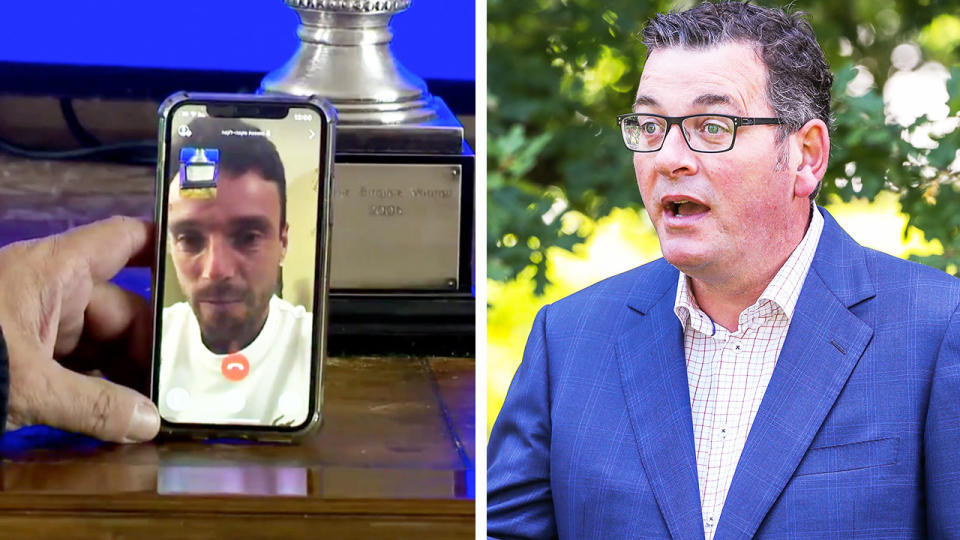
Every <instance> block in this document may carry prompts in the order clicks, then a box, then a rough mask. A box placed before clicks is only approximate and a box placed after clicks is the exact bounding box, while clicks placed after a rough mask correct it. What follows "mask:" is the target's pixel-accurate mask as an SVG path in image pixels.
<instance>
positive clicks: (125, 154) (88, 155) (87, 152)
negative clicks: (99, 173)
mask: <svg viewBox="0 0 960 540" xmlns="http://www.w3.org/2000/svg"><path fill="white" fill-rule="evenodd" d="M0 150H3V151H4V152H7V153H9V154H13V155H15V156H18V157H24V158H29V159H105V160H107V159H109V160H113V161H120V162H123V163H134V164H144V165H153V164H156V162H157V144H156V143H155V142H153V141H129V142H122V143H115V144H104V145H100V146H96V147H93V148H76V149H72V150H36V149H32V148H23V147H21V146H17V145H15V144H13V143H11V142H9V141H6V140H3V139H0Z"/></svg>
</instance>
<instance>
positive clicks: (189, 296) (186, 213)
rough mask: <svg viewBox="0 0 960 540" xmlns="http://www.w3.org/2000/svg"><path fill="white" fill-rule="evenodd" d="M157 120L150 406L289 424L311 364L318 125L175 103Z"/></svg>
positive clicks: (198, 416) (183, 419)
mask: <svg viewBox="0 0 960 540" xmlns="http://www.w3.org/2000/svg"><path fill="white" fill-rule="evenodd" d="M169 123H170V125H171V127H170V134H169V139H168V141H169V144H168V147H169V154H168V157H167V167H166V170H167V174H166V176H167V178H166V186H164V189H165V192H164V193H163V194H162V195H163V199H162V201H163V202H162V203H161V210H163V209H164V207H165V217H164V218H163V223H164V224H165V238H162V239H160V240H161V241H163V242H165V243H164V247H163V252H164V260H162V261H161V267H162V268H161V271H162V273H163V274H162V289H161V291H160V303H161V310H162V312H161V314H160V315H159V317H158V323H159V330H158V331H159V337H160V346H159V353H160V365H159V375H158V377H159V379H158V381H157V384H158V386H157V391H158V404H159V409H160V415H161V416H162V418H163V419H164V420H165V421H167V422H173V423H183V424H223V425H249V426H279V427H288V428H291V429H293V428H296V427H299V426H302V425H303V424H304V423H305V422H307V421H308V419H309V415H310V404H311V388H312V386H311V384H310V381H311V379H312V378H314V377H317V376H318V375H317V373H316V371H317V369H316V368H315V367H313V366H312V364H313V363H314V361H313V360H314V354H315V353H314V351H315V348H316V347H315V346H314V341H315V336H316V331H315V328H314V315H315V314H314V312H315V311H316V310H317V309H318V307H317V306H316V303H315V299H316V298H317V296H319V294H318V293H321V292H322V291H317V290H315V289H316V283H315V280H316V276H317V267H316V264H317V263H316V259H317V257H316V255H317V253H316V250H317V223H318V207H319V204H318V197H319V185H318V182H319V180H318V178H319V177H320V174H319V173H320V158H321V148H323V145H324V144H325V141H322V140H321V139H322V138H323V136H324V134H323V122H322V118H321V117H320V116H319V113H317V112H316V111H315V110H313V109H311V108H309V107H291V108H290V109H289V111H288V112H287V114H286V117H285V118H231V117H215V116H212V115H209V114H208V111H207V106H206V105H202V104H184V105H182V106H180V107H178V108H176V109H175V110H174V111H173V113H172V115H171V117H170V119H169Z"/></svg>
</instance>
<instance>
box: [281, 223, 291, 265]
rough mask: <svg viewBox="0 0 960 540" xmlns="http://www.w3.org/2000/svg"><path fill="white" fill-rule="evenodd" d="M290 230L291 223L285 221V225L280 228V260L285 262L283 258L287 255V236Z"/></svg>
mask: <svg viewBox="0 0 960 540" xmlns="http://www.w3.org/2000/svg"><path fill="white" fill-rule="evenodd" d="M289 232H290V223H289V222H287V223H284V224H283V227H282V228H281V229H280V262H281V263H283V259H284V258H286V256H287V238H288V236H289Z"/></svg>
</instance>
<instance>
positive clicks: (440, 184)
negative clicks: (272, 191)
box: [329, 100, 475, 356]
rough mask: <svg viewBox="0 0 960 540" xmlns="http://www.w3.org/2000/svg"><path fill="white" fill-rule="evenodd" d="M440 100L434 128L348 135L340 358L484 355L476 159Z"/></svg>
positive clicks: (341, 190) (340, 221) (341, 170)
mask: <svg viewBox="0 0 960 540" xmlns="http://www.w3.org/2000/svg"><path fill="white" fill-rule="evenodd" d="M436 101H437V103H438V105H439V107H440V108H439V109H438V115H437V118H436V119H435V120H433V121H431V122H428V123H425V124H415V125H381V126H342V127H338V133H337V155H336V160H335V165H334V183H333V190H332V192H333V193H332V195H333V200H332V201H331V203H332V210H331V211H332V221H333V224H332V229H331V262H330V298H331V309H330V326H329V328H330V331H329V336H330V338H329V339H330V351H331V354H421V355H422V354H436V355H456V356H472V355H473V354H474V351H475V346H474V332H475V325H474V313H475V307H474V293H473V290H474V289H473V287H474V269H473V253H474V249H473V231H474V222H473V208H474V164H475V156H474V154H473V152H472V150H471V149H470V148H469V147H467V146H466V144H464V143H463V138H462V137H463V127H462V126H460V124H459V123H458V122H457V121H456V118H455V117H454V116H453V114H452V113H450V111H449V109H447V108H446V106H445V105H443V102H442V101H440V100H436Z"/></svg>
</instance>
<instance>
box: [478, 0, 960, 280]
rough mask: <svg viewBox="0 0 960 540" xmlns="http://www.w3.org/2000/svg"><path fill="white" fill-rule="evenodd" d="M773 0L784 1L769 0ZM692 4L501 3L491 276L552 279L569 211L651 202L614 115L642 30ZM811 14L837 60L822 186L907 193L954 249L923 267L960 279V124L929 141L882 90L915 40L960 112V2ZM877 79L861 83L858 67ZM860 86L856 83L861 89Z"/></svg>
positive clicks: (495, 18) (809, 6)
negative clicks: (894, 115) (658, 16)
mask: <svg viewBox="0 0 960 540" xmlns="http://www.w3.org/2000/svg"><path fill="white" fill-rule="evenodd" d="M756 3H758V4H762V5H771V4H774V2H769V1H759V2H756ZM691 5H693V3H692V2H690V1H686V2H669V1H665V0H655V1H651V2H636V1H634V0H616V1H614V0H607V1H603V2H601V1H599V0H534V1H532V2H515V1H512V0H489V1H488V3H487V6H488V7H487V13H488V31H487V37H488V54H487V59H488V85H489V88H488V104H489V105H488V106H489V111H488V112H489V114H488V170H489V176H488V189H489V202H488V205H487V208H488V219H487V231H488V232H487V234H488V237H487V238H488V239H487V243H488V246H487V247H488V273H489V276H490V277H491V278H492V279H495V280H498V281H503V280H506V279H508V278H511V277H514V276H515V275H517V273H518V272H519V271H520V270H522V269H523V268H525V267H528V266H529V265H533V266H535V267H536V270H537V271H536V277H535V281H536V285H537V292H538V293H539V292H541V291H542V290H543V286H544V285H545V283H546V277H545V271H544V264H545V260H546V258H545V257H544V253H545V251H546V249H547V248H549V247H551V246H560V247H564V248H567V249H570V248H571V247H572V246H573V245H574V244H576V243H578V242H581V241H582V240H583V238H582V237H580V236H579V235H578V232H577V231H575V230H566V229H565V228H564V227H563V226H562V223H563V220H562V219H561V217H562V215H563V213H564V212H578V213H581V214H584V215H586V216H587V217H589V218H591V219H597V218H599V217H601V216H604V215H606V214H608V213H609V212H610V210H611V209H612V208H613V207H614V206H630V207H635V208H637V207H639V206H640V197H639V194H638V192H637V188H636V183H635V181H634V176H633V168H632V164H631V153H630V152H629V151H627V150H626V149H625V148H623V144H622V142H621V140H620V134H619V132H618V130H617V125H616V115H617V114H620V113H624V112H629V110H630V107H631V103H632V101H633V92H634V91H635V88H636V84H637V82H638V81H639V79H640V73H641V71H642V69H643V61H644V56H645V49H644V47H643V45H642V44H641V43H640V40H639V38H638V37H637V34H638V32H639V31H640V29H641V28H642V26H643V24H644V22H645V21H646V20H648V19H649V18H650V17H651V16H652V15H653V14H655V13H657V12H661V11H667V10H670V9H685V8H687V7H690V6H691ZM793 8H794V9H799V10H802V11H805V12H807V13H808V18H809V20H810V22H811V24H812V25H813V28H814V29H815V31H816V33H817V37H818V40H819V41H820V43H821V46H822V47H823V49H824V52H825V54H826V56H827V60H828V62H829V63H830V65H831V66H833V69H834V73H835V84H834V88H833V96H834V104H833V111H834V114H835V117H836V124H835V128H834V131H833V132H832V133H831V142H832V149H831V165H830V167H829V169H828V171H827V175H826V177H825V178H824V182H823V187H822V191H821V193H822V194H823V195H822V196H826V195H827V194H829V193H836V194H838V195H840V197H842V198H843V199H844V200H850V199H851V198H853V197H867V198H870V199H873V198H874V197H875V196H876V195H877V194H878V193H879V192H881V191H882V190H891V191H894V192H895V193H897V194H898V196H899V197H900V201H901V205H902V207H903V211H904V212H906V213H907V214H908V215H909V216H910V222H909V225H912V226H915V227H918V228H920V229H921V230H922V231H923V233H924V235H925V237H926V238H927V239H928V240H933V239H936V240H939V241H940V243H941V244H942V245H943V248H944V253H943V255H937V256H928V257H924V258H920V259H919V260H921V261H922V262H924V263H926V264H930V265H933V266H936V267H939V268H942V269H946V270H948V271H951V272H953V273H957V272H958V270H957V266H960V264H958V263H960V198H958V197H957V195H958V193H957V189H958V188H957V183H958V180H960V174H958V172H957V171H956V170H951V169H949V165H950V164H951V163H953V162H954V160H955V159H956V154H957V149H958V148H960V132H958V130H957V129H953V130H952V131H950V132H948V133H946V134H940V135H932V136H931V137H930V138H931V139H932V141H933V144H930V143H928V144H927V145H926V146H924V145H923V144H921V143H919V142H913V143H912V142H909V141H913V140H915V138H914V137H911V136H910V135H911V134H915V133H917V132H918V131H921V130H924V129H926V127H927V124H929V120H928V119H927V118H926V117H921V118H919V119H917V120H916V121H915V122H914V123H913V124H912V125H910V126H900V125H898V124H895V123H893V121H892V120H891V119H890V118H889V114H888V111H886V110H885V108H884V102H883V98H882V96H881V93H880V91H879V90H878V89H882V88H883V85H884V84H885V83H886V81H887V80H888V79H889V77H890V76H892V75H893V74H895V73H896V71H897V70H896V68H895V67H894V66H893V64H892V60H891V52H892V51H893V49H894V48H895V47H896V46H897V45H900V44H902V43H916V44H917V45H918V46H919V47H920V50H921V51H922V61H923V62H926V61H937V62H940V63H941V64H943V65H945V66H947V68H948V69H949V71H950V79H949V80H948V81H947V91H948V93H949V100H948V102H947V105H948V106H949V108H950V114H951V115H956V114H957V113H958V111H960V64H958V57H960V17H958V15H957V14H958V13H960V0H950V1H937V0H909V1H908V0H853V1H851V2H813V1H797V2H794V3H793ZM855 66H859V69H860V70H861V71H865V72H868V73H869V74H870V75H871V76H872V77H873V80H874V81H875V85H874V86H873V87H872V88H870V89H869V90H867V91H866V92H863V89H862V88H860V89H856V88H851V82H852V81H854V78H855V76H856V75H857V68H855ZM854 86H856V85H854Z"/></svg>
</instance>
